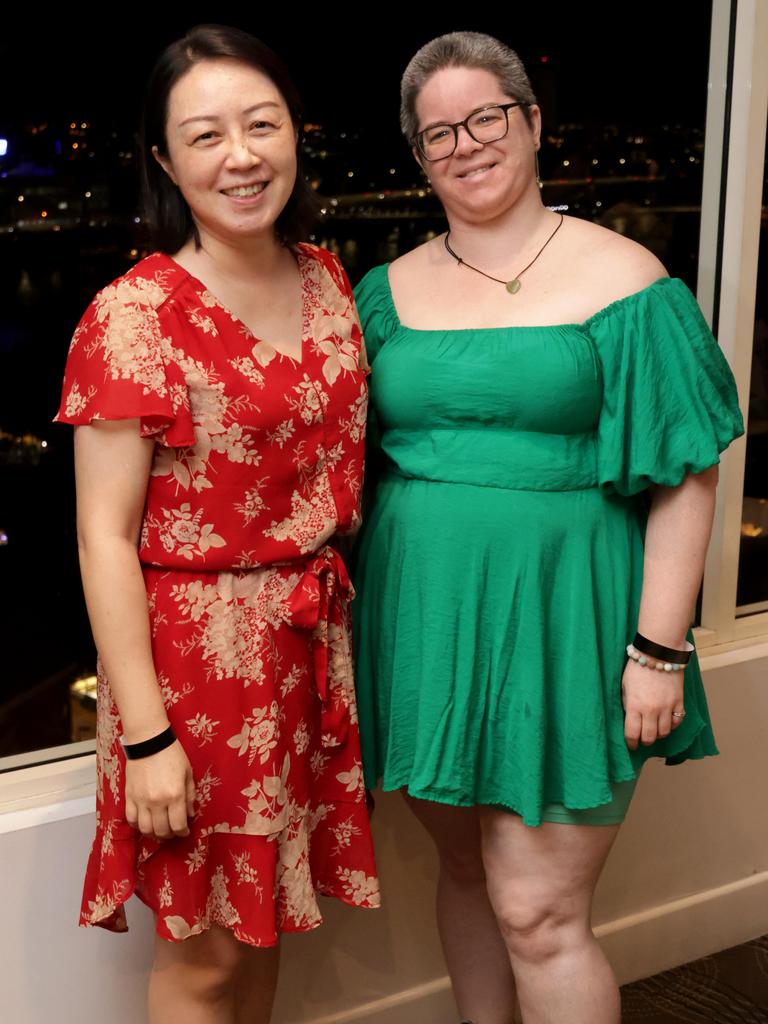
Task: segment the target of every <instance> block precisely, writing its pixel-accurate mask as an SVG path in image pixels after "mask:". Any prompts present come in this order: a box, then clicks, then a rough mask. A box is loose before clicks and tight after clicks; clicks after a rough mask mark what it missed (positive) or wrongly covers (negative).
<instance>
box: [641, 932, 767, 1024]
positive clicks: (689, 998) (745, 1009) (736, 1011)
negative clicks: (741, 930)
mask: <svg viewBox="0 0 768 1024" xmlns="http://www.w3.org/2000/svg"><path fill="white" fill-rule="evenodd" d="M621 1005H622V1024H768V935H764V936H763V937H762V938H759V939H755V940H754V941H752V942H746V943H744V945H742V946H734V947H733V948H732V949H725V950H723V952H722V953H715V954H714V955H713V956H706V957H704V958H703V959H702V960H695V961H694V962H693V963H690V964H684V965H683V966H682V967H676V968H675V969H674V970H672V971H664V973H663V974H655V975H654V976H653V977H652V978H646V979H644V980H643V981H636V982H633V983H632V984H631V985H624V986H623V988H622V990H621Z"/></svg>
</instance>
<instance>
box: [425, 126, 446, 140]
mask: <svg viewBox="0 0 768 1024" xmlns="http://www.w3.org/2000/svg"><path fill="white" fill-rule="evenodd" d="M450 133H451V130H450V128H449V127H448V126H447V125H443V124H438V125H435V127H434V128H430V129H429V131H427V132H426V133H425V134H426V138H427V142H441V141H442V140H443V139H446V138H447V137H448V136H449V135H450Z"/></svg>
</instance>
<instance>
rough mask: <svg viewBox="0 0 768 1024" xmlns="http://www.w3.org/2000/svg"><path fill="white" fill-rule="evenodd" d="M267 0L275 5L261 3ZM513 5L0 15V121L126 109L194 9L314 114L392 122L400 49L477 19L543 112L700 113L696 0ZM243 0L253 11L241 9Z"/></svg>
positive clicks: (130, 112)
mask: <svg viewBox="0 0 768 1024" xmlns="http://www.w3.org/2000/svg"><path fill="white" fill-rule="evenodd" d="M157 6H158V7H159V6H160V4H159V3H158V4H157ZM278 6H281V7H282V9H283V10H284V11H285V13H283V14H276V13H273V12H274V10H275V9H276V8H277V7H278ZM475 6H477V7H478V8H482V7H484V6H487V5H482V4H481V5H475ZM526 6H530V7H531V8H533V12H532V11H531V10H526V9H525V6H524V5H523V4H522V3H517V4H508V5H505V6H504V7H501V5H499V7H498V8H497V9H500V10H502V11H503V12H504V13H503V15H493V16H491V15H489V16H487V17H484V16H482V14H475V15H472V16H463V17H454V16H451V17H446V16H443V15H442V14H441V13H440V11H437V13H435V14H432V15H429V16H428V15H426V14H424V13H419V14H410V13H408V11H409V10H410V9H411V8H409V7H408V6H406V5H398V6H396V7H394V8H392V7H387V6H386V5H384V4H372V5H348V6H345V5H338V4H337V5H334V4H328V5H326V6H324V7H319V6H318V7H317V14H316V15H314V16H312V15H307V14H306V13H304V14H302V13H300V12H299V9H298V8H297V7H295V6H294V5H293V4H290V3H284V4H282V5H278V4H275V3H272V4H268V5H267V4H253V5H243V4H239V5H237V7H236V8H234V7H233V8H228V7H227V6H226V5H214V6H211V5H203V6H199V7H195V6H192V7H188V8H185V9H184V10H186V11H187V15H186V16H185V17H180V16H179V15H178V14H177V15H175V16H174V17H170V16H158V17H153V16H152V14H151V8H150V7H149V5H138V4H137V5H129V4H114V5H113V6H112V7H111V8H110V7H108V6H107V5H102V7H101V16H100V17H97V16H94V15H92V14H89V13H88V11H87V10H83V9H82V8H81V7H79V5H66V6H65V8H64V9H65V10H66V11H68V12H70V15H69V16H68V17H66V18H64V17H62V18H57V17H56V16H55V15H54V16H50V17H49V16H47V15H46V16H43V17H37V18H34V19H33V18H32V17H30V18H29V19H26V18H20V17H18V16H16V17H13V18H10V19H8V18H4V19H3V25H2V38H1V39H0V96H1V97H2V106H1V107H0V126H2V125H9V122H10V124H13V122H18V120H19V119H23V118H33V119H39V118H50V117H53V116H55V115H57V114H58V115H61V116H64V117H69V116H72V117H76V118H77V119H80V118H88V119H95V118H97V117H98V118H100V119H101V118H104V119H106V120H110V121H113V123H123V124H125V123H127V122H128V123H133V122H134V121H135V114H136V110H137V109H138V105H139V102H140V97H141V92H142V89H143V83H144V80H145V78H146V75H147V72H148V70H149V68H150V67H151V64H152V63H153V61H154V59H155V57H156V56H157V54H158V53H159V51H160V50H161V49H162V48H163V46H165V45H166V44H167V43H168V42H171V41H172V40H173V39H175V38H177V37H178V36H179V35H181V34H182V33H183V31H184V30H185V29H186V28H188V27H191V26H192V25H194V24H196V23H198V22H201V21H215V22H219V23H225V24H233V25H237V26H238V27H240V28H243V29H246V30H247V31H250V32H253V34H254V35H257V36H259V37H260V38H262V39H263V40H264V41H265V42H267V43H268V44H269V45H271V46H272V47H273V48H274V49H276V50H277V51H278V52H279V53H280V54H281V56H282V57H283V58H284V59H285V60H286V61H287V63H288V65H289V67H290V68H291V70H292V72H293V74H294V77H295V78H296V80H297V83H298V85H299V87H300V89H301V91H302V93H303V95H304V98H305V104H306V108H307V115H308V117H309V118H310V119H316V120H319V121H325V122H336V123H338V124H348V123H349V122H351V121H354V120H355V119H357V118H367V119H368V120H370V119H371V118H373V117H376V118H382V117H383V118H385V119H391V121H392V122H396V119H397V108H398V82H399V76H400V74H401V72H402V70H403V68H404V66H405V64H406V63H407V61H408V59H409V58H410V57H411V56H412V54H413V53H414V52H415V50H416V49H418V47H419V46H421V45H422V44H423V43H425V42H427V41H428V40H429V39H431V38H433V37H434V36H436V35H440V34H441V33H443V32H449V31H454V30H456V29H472V30H475V31H482V32H489V33H490V34H492V35H496V36H498V37H499V38H501V39H503V40H504V41H505V42H507V43H508V44H509V45H511V46H513V47H514V48H515V49H516V50H517V51H518V52H519V53H520V55H521V57H522V58H523V59H524V60H525V61H526V63H527V65H528V68H529V72H530V73H531V77H532V78H533V80H534V87H535V88H537V90H538V91H539V93H540V98H541V99H542V100H543V102H544V105H545V117H546V119H547V120H548V122H549V123H550V124H552V123H555V122H556V121H588V122H595V123H601V122H610V121H625V120H626V119H627V118H631V119H633V120H637V119H639V120H640V122H646V119H647V123H648V124H649V125H653V124H654V123H659V122H660V121H665V122H676V121H680V122H681V123H684V124H697V123H701V122H702V121H703V110H704V105H705V101H706V73H707V62H708V49H709V20H710V9H711V5H710V3H709V2H708V0H692V2H690V0H688V2H669V0H666V2H664V3H662V2H659V0H644V2H643V3H642V4H636V5H631V6H628V7H627V8H624V9H623V10H622V8H621V7H620V5H619V4H617V3H615V2H614V3H603V2H586V3H581V4H573V3H554V4H553V3H538V4H536V3H535V2H534V3H532V4H529V5H526ZM247 7H250V8H251V9H252V10H255V11H263V12H264V13H259V14H254V15H252V16H247V15H243V13H242V11H243V9H244V8H247ZM107 10H109V12H110V14H112V17H110V18H109V21H107V20H106V17H105V12H106V11H107ZM302 10H304V11H306V8H302ZM235 11H237V13H236V14H235V13H234V12H235ZM618 11H622V15H621V20H620V21H619V16H618V15H617V12H618ZM544 55H545V56H547V57H548V61H547V63H546V64H542V63H541V60H540V58H541V57H542V56H544ZM9 126H10V125H9Z"/></svg>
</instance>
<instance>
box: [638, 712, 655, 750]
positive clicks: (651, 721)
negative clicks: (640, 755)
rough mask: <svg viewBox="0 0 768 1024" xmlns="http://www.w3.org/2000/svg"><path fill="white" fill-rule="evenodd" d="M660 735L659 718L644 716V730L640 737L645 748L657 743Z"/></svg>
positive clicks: (652, 715)
mask: <svg viewBox="0 0 768 1024" xmlns="http://www.w3.org/2000/svg"><path fill="white" fill-rule="evenodd" d="M658 735H659V716H658V715H655V714H644V715H643V730H642V733H641V735H640V738H641V740H642V741H643V746H645V747H649V746H650V745H651V744H652V743H655V742H656V740H657V738H658Z"/></svg>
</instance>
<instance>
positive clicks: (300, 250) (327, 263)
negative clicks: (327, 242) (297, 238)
mask: <svg viewBox="0 0 768 1024" xmlns="http://www.w3.org/2000/svg"><path fill="white" fill-rule="evenodd" d="M295 252H296V254H297V255H298V257H299V258H300V259H302V258H303V259H304V260H306V262H307V264H308V265H309V266H310V267H311V268H313V269H314V272H315V274H316V275H317V276H318V277H322V278H324V279H325V280H326V283H330V284H331V285H332V286H333V287H334V289H335V291H337V292H338V293H340V294H341V295H342V296H344V298H346V299H350V298H351V297H352V286H351V285H350V283H349V278H348V277H347V272H346V271H345V269H344V265H343V264H342V262H341V260H340V259H339V257H338V256H337V255H336V254H335V253H333V252H331V251H330V249H324V248H323V247H322V246H320V245H313V244H312V243H311V242H299V244H298V245H297V246H296V247H295Z"/></svg>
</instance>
